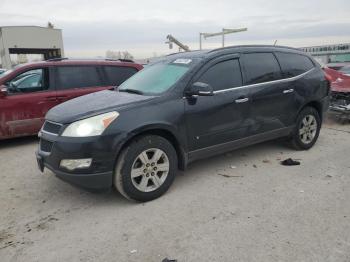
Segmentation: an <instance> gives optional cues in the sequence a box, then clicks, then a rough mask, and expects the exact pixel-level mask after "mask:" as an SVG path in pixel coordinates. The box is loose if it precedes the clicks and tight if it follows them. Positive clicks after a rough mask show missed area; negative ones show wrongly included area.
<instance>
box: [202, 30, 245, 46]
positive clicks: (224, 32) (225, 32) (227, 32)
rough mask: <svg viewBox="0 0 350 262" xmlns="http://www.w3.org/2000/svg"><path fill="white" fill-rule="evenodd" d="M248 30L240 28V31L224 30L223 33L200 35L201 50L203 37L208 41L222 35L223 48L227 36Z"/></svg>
mask: <svg viewBox="0 0 350 262" xmlns="http://www.w3.org/2000/svg"><path fill="white" fill-rule="evenodd" d="M247 30H248V28H238V29H227V28H223V29H222V31H221V32H217V33H199V50H202V36H203V37H204V39H207V38H208V37H213V36H218V35H221V36H222V47H225V35H227V34H232V33H239V32H244V31H247Z"/></svg>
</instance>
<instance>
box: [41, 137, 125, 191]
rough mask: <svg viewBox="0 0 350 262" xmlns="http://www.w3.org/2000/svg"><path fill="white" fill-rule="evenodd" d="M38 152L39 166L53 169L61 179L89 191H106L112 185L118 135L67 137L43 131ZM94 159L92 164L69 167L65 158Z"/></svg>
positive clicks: (42, 168)
mask: <svg viewBox="0 0 350 262" xmlns="http://www.w3.org/2000/svg"><path fill="white" fill-rule="evenodd" d="M39 137H40V142H39V148H38V150H37V152H36V159H37V162H38V167H39V169H40V170H41V171H43V170H44V168H48V169H49V170H51V171H52V172H53V173H54V174H55V175H56V176H57V177H58V178H60V179H62V180H64V181H66V182H69V183H71V184H73V185H76V186H79V187H82V188H84V189H87V190H90V191H106V190H109V189H110V188H111V187H112V185H113V173H114V172H113V170H114V164H115V159H116V155H117V151H116V148H117V147H118V146H117V145H116V144H115V143H114V141H115V139H114V138H115V137H114V138H112V137H108V136H100V137H90V138H67V137H62V136H57V135H51V134H47V133H44V132H40V134H39ZM77 159H91V165H89V166H88V167H85V168H76V169H73V170H70V169H69V168H66V167H64V166H62V164H61V162H62V160H77Z"/></svg>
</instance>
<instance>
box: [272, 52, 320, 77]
mask: <svg viewBox="0 0 350 262" xmlns="http://www.w3.org/2000/svg"><path fill="white" fill-rule="evenodd" d="M276 56H277V59H278V61H279V63H280V65H281V69H282V74H283V77H284V78H288V77H293V76H297V75H300V74H302V73H305V72H307V71H309V70H310V69H312V68H314V64H313V63H312V61H311V59H310V58H308V57H307V56H304V55H299V54H291V53H282V52H276Z"/></svg>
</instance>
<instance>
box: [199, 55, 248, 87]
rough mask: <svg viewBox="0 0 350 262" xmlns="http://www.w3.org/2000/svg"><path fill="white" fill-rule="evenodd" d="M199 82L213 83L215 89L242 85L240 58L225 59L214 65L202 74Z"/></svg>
mask: <svg viewBox="0 0 350 262" xmlns="http://www.w3.org/2000/svg"><path fill="white" fill-rule="evenodd" d="M198 82H203V83H206V84H209V85H211V86H212V87H213V90H214V91H219V90H224V89H229V88H233V87H238V86H241V85H242V75H241V68H240V65H239V61H238V59H230V60H225V61H222V62H219V63H217V64H215V65H213V66H212V67H210V68H209V69H208V70H207V71H206V72H205V73H204V74H203V75H201V77H200V78H199V79H198Z"/></svg>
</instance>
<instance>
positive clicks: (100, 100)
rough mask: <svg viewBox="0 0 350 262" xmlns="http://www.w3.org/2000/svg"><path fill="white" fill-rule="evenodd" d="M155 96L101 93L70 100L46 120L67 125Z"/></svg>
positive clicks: (58, 107) (111, 92)
mask: <svg viewBox="0 0 350 262" xmlns="http://www.w3.org/2000/svg"><path fill="white" fill-rule="evenodd" d="M153 98H154V97H153V96H142V95H137V94H131V93H126V92H116V91H109V90H106V91H100V92H96V93H92V94H89V95H85V96H80V97H78V98H75V99H72V100H69V101H67V102H64V103H62V104H59V105H58V106H55V107H53V108H52V109H51V110H50V111H49V112H48V113H47V114H46V117H45V118H46V119H47V120H50V121H53V122H57V123H61V124H67V123H72V122H74V121H77V120H80V119H83V118H88V117H91V116H95V115H98V114H102V113H106V112H110V111H114V110H116V111H117V110H118V109H121V108H124V107H125V106H127V105H131V104H135V103H138V102H141V101H147V100H151V99H153Z"/></svg>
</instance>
